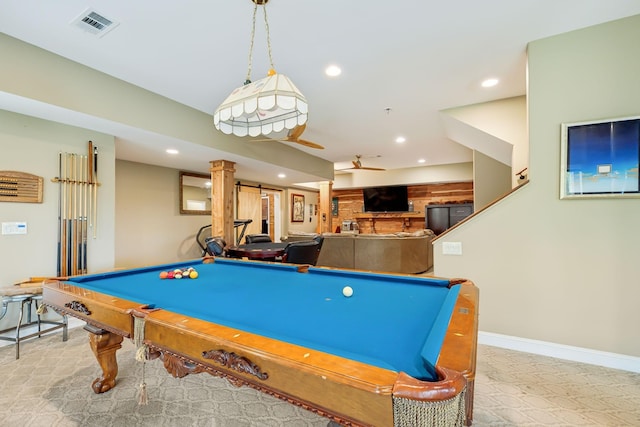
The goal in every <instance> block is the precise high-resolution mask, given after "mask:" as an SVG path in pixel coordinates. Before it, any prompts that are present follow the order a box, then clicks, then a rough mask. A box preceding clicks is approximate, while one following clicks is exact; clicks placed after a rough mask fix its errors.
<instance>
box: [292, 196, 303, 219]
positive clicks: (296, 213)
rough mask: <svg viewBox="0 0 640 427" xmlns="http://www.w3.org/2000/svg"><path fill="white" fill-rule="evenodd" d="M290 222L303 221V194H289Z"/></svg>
mask: <svg viewBox="0 0 640 427" xmlns="http://www.w3.org/2000/svg"><path fill="white" fill-rule="evenodd" d="M291 222H304V196H303V195H302V194H291Z"/></svg>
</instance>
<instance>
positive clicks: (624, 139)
mask: <svg viewBox="0 0 640 427" xmlns="http://www.w3.org/2000/svg"><path fill="white" fill-rule="evenodd" d="M561 145H562V152H561V156H560V157H561V159H560V160H561V173H560V198H561V199H570V198H583V197H592V198H593V197H640V177H639V175H638V164H639V163H640V117H627V118H621V119H609V120H599V121H590V122H581V123H563V124H562V141H561Z"/></svg>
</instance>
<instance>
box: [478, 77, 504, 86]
mask: <svg viewBox="0 0 640 427" xmlns="http://www.w3.org/2000/svg"><path fill="white" fill-rule="evenodd" d="M499 81H500V80H498V79H487V80H485V81H483V82H482V87H494V86H495V85H497V84H498V82H499Z"/></svg>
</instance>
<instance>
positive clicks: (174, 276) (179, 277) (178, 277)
mask: <svg viewBox="0 0 640 427" xmlns="http://www.w3.org/2000/svg"><path fill="white" fill-rule="evenodd" d="M173 278H174V279H182V273H176V274H174V275H173Z"/></svg>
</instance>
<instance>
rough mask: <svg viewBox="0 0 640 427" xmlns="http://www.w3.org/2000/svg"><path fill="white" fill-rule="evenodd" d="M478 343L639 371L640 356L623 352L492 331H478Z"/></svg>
mask: <svg viewBox="0 0 640 427" xmlns="http://www.w3.org/2000/svg"><path fill="white" fill-rule="evenodd" d="M478 343H480V344H484V345H490V346H492V347H500V348H507V349H510V350H516V351H523V352H525V353H532V354H538V355H540V356H549V357H556V358H558V359H564V360H571V361H573V362H581V363H588V364H590V365H598V366H604V367H606V368H613V369H620V370H623V371H629V372H635V373H640V357H633V356H627V355H624V354H617V353H609V352H606V351H600V350H592V349H589V348H582V347H573V346H569V345H564V344H555V343H551V342H546V341H537V340H532V339H528V338H520V337H513V336H509V335H501V334H495V333H493V332H478Z"/></svg>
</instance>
